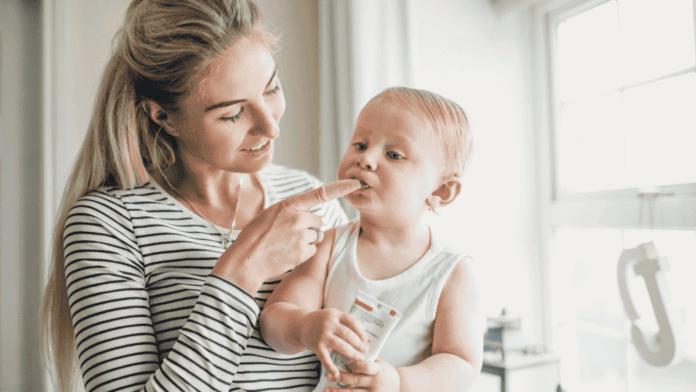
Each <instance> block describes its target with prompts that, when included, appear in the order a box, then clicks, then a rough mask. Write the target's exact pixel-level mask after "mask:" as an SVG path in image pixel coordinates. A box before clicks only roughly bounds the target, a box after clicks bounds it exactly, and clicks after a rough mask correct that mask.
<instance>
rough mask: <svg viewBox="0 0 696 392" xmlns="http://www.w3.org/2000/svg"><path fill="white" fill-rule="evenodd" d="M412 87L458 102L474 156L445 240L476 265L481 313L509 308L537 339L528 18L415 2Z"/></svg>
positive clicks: (475, 5)
mask: <svg viewBox="0 0 696 392" xmlns="http://www.w3.org/2000/svg"><path fill="white" fill-rule="evenodd" d="M412 7H413V10H412V11H413V12H412V15H413V17H414V18H415V20H414V24H415V28H416V30H417V31H416V33H415V34H414V35H413V36H414V37H415V45H414V56H413V57H414V60H415V63H414V71H413V79H414V86H415V87H418V88H424V89H427V90H432V91H434V92H437V93H439V94H442V95H444V96H446V97H448V98H451V99H453V100H454V101H456V102H457V103H459V104H460V105H461V106H462V107H463V108H464V110H465V111H466V113H467V116H468V117H469V121H470V125H471V130H472V133H473V135H474V153H473V156H472V159H471V161H470V166H469V167H468V169H467V170H466V172H465V174H464V177H463V185H464V186H463V192H462V194H461V196H460V197H459V199H458V200H457V201H456V203H455V204H454V205H452V206H450V207H449V208H447V209H445V210H443V213H442V215H443V219H442V220H444V221H449V222H453V223H456V225H458V226H459V227H461V230H457V231H453V232H450V239H451V240H452V241H453V242H454V243H457V244H459V246H461V248H462V249H463V250H465V251H466V252H468V253H469V254H470V255H471V256H473V257H474V258H475V259H476V260H477V261H478V265H479V267H480V272H481V275H482V277H483V279H482V293H483V302H484V307H485V311H486V313H487V315H488V316H493V315H495V314H497V312H499V311H500V310H501V308H503V307H505V308H507V309H508V310H509V311H511V312H513V313H516V314H519V315H521V316H522V324H523V331H524V333H525V334H528V335H529V336H530V339H532V340H534V339H538V340H539V342H540V340H541V339H542V331H541V328H542V323H541V305H540V304H541V302H540V298H541V291H540V289H539V287H540V281H539V268H540V267H539V266H540V264H539V256H538V247H537V236H536V233H537V232H538V227H537V224H536V223H535V222H536V221H537V215H538V208H537V205H536V198H537V194H536V192H535V189H537V186H536V178H535V172H534V162H535V148H536V147H535V145H534V140H533V134H532V129H531V125H530V123H531V110H532V107H531V102H530V101H531V97H530V95H531V89H530V86H529V82H528V81H529V80H530V75H529V58H528V57H527V56H528V55H527V53H528V50H527V48H528V34H529V33H528V27H527V21H528V18H527V13H526V12H524V11H515V10H512V11H509V12H507V13H504V14H499V13H497V12H496V11H494V10H493V9H491V7H490V6H489V2H488V1H486V0H468V1H459V0H428V1H425V0H413V1H412Z"/></svg>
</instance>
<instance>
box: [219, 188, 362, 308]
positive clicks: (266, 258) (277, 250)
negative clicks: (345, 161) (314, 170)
mask: <svg viewBox="0 0 696 392" xmlns="http://www.w3.org/2000/svg"><path fill="white" fill-rule="evenodd" d="M359 188H360V182H359V181H356V180H342V181H336V182H333V183H331V184H326V185H324V186H322V187H319V188H317V189H314V190H311V191H309V192H305V193H303V194H300V195H297V196H293V197H290V198H287V199H285V200H282V201H280V202H278V203H276V204H274V205H273V206H271V207H269V208H267V209H265V210H264V211H263V212H262V213H261V214H260V215H259V216H258V217H256V218H255V219H254V220H253V221H251V222H250V223H249V224H248V225H247V227H245V228H244V230H242V232H241V233H240V234H239V237H238V238H237V240H236V241H235V242H234V243H233V244H232V245H231V246H230V247H229V248H228V249H227V251H225V253H223V254H222V256H221V257H220V260H218V262H217V263H216V264H215V267H214V268H213V270H212V272H211V273H212V274H213V275H218V276H220V277H221V278H224V279H226V280H228V281H230V282H232V283H234V284H235V285H237V286H239V287H241V288H242V289H243V290H245V291H246V292H248V293H250V294H252V295H253V294H255V293H256V292H257V291H258V290H259V287H261V285H262V284H263V282H265V281H266V280H267V279H270V278H272V277H275V276H278V275H280V274H282V273H284V272H286V271H289V270H291V269H293V268H295V267H296V266H297V265H299V264H300V263H302V262H304V261H305V260H308V259H309V258H310V257H311V256H312V255H314V253H316V251H317V247H316V245H315V244H314V241H315V240H316V238H317V237H316V233H315V232H314V230H310V229H309V228H310V227H317V228H319V227H322V220H321V218H320V217H319V216H317V215H314V214H310V213H309V210H310V209H311V208H312V207H314V206H316V205H319V204H323V203H326V202H327V201H330V200H333V199H336V198H338V197H341V196H343V195H346V194H348V193H351V192H354V191H356V190H358V189H359Z"/></svg>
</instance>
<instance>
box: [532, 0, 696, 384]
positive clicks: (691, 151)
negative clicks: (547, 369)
mask: <svg viewBox="0 0 696 392" xmlns="http://www.w3.org/2000/svg"><path fill="white" fill-rule="evenodd" d="M695 3H696V1H694V0H667V1H664V0H555V1H550V2H548V3H547V4H546V5H543V6H539V7H537V8H536V16H537V20H538V21H539V25H538V26H539V27H541V28H540V29H538V34H537V38H538V42H540V43H543V44H542V45H540V47H543V48H544V50H545V56H544V57H543V58H542V60H540V63H539V64H538V65H539V69H541V70H543V74H544V75H547V76H548V78H546V79H545V81H544V82H543V83H542V84H543V85H544V86H543V87H544V88H542V89H541V90H543V91H546V93H543V94H542V96H541V101H542V103H543V105H545V106H544V107H545V109H544V110H543V112H544V116H543V118H544V120H542V121H540V123H541V124H542V125H543V126H542V127H540V128H542V129H543V131H542V135H543V136H544V137H545V138H547V139H546V140H548V141H549V142H548V147H549V148H548V150H549V159H548V160H547V165H546V166H547V169H548V173H549V174H550V175H549V176H548V177H549V180H548V181H547V182H546V188H547V189H546V190H547V191H548V192H547V197H545V200H544V216H545V217H546V218H548V219H545V221H546V223H545V228H546V230H545V232H546V233H548V238H546V240H545V241H546V242H545V243H546V245H547V246H546V248H547V249H548V252H547V260H548V261H547V266H548V267H549V268H548V273H547V286H546V287H547V288H548V292H549V295H548V300H547V303H546V310H547V314H548V315H550V320H551V321H550V322H549V323H548V325H547V327H548V328H547V329H548V332H549V341H550V343H551V345H552V347H553V348H554V350H555V351H557V352H558V354H559V355H560V356H561V379H562V383H563V385H564V387H566V388H568V389H569V390H571V391H626V392H656V391H671V392H682V391H684V392H686V391H693V390H696V378H695V377H694V374H696V333H694V332H693V331H696V301H694V300H693V299H694V298H696V285H694V284H693V281H694V280H696V31H695V30H694V24H695V23H694V19H695V15H696V14H695V10H694V8H695V6H694V5H695ZM645 242H653V243H654V244H655V246H656V247H657V249H658V251H659V252H660V254H661V255H662V256H666V257H667V258H668V260H669V264H670V268H669V269H668V270H667V271H666V273H665V276H666V280H667V283H668V286H669V288H670V291H671V293H672V298H673V305H674V306H675V308H676V309H677V310H678V311H677V312H676V315H675V318H676V319H677V320H671V321H672V322H673V323H682V324H683V325H684V328H685V330H686V331H687V333H686V334H685V339H684V340H683V341H681V342H679V350H680V351H681V352H682V353H683V354H684V357H683V359H682V360H681V361H680V362H678V363H676V364H675V365H673V366H670V367H654V366H652V365H649V364H647V363H646V361H645V360H643V359H642V358H641V356H640V355H639V354H638V352H637V351H636V349H635V347H634V346H633V343H632V341H631V332H630V328H631V322H630V320H629V319H628V317H627V316H626V312H625V310H624V306H623V303H622V301H621V297H620V295H619V288H618V283H617V282H618V279H617V263H618V258H619V256H620V255H621V253H622V251H623V250H624V249H628V248H633V247H635V246H637V245H639V244H641V243H645ZM629 288H630V292H631V297H632V299H633V301H634V303H635V305H636V307H637V308H638V309H637V311H638V313H639V315H640V316H641V319H640V321H641V322H642V323H643V327H642V328H643V330H644V331H648V330H650V331H657V329H658V327H657V321H656V318H655V316H654V313H653V308H652V305H651V302H650V297H649V295H648V291H647V289H646V287H645V284H644V282H643V280H642V279H640V278H638V277H635V276H633V274H629ZM689 331H690V333H689Z"/></svg>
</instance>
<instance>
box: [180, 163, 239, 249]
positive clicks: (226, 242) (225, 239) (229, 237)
mask: <svg viewBox="0 0 696 392" xmlns="http://www.w3.org/2000/svg"><path fill="white" fill-rule="evenodd" d="M243 183H244V175H243V174H242V176H241V177H240V178H239V185H238V186H237V194H238V196H237V204H236V205H235V206H234V218H233V219H232V227H231V231H230V234H229V235H225V233H223V232H222V230H220V229H218V227H217V225H216V224H215V223H213V222H211V221H210V219H208V217H206V216H205V215H203V213H202V212H200V211H198V209H197V208H196V207H194V205H193V204H191V202H190V201H188V199H187V198H185V197H184V196H183V195H182V194H181V193H179V191H177V190H176V188H174V187H173V186H171V185H170V187H171V188H172V190H173V191H174V193H176V194H177V196H179V197H180V198H181V200H183V201H185V202H186V204H188V206H189V207H191V209H192V210H193V212H195V213H196V214H198V216H200V217H201V218H203V219H205V220H206V222H208V223H210V225H211V226H213V228H214V229H215V230H216V231H217V232H218V234H220V237H221V238H222V240H221V241H220V244H221V245H222V247H223V248H227V247H228V246H229V245H230V244H231V243H232V234H234V225H235V223H237V212H238V211H239V202H240V201H241V199H242V184H243Z"/></svg>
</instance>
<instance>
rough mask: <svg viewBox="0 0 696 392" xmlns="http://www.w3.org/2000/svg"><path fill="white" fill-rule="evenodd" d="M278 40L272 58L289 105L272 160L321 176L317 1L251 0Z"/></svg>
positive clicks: (281, 123)
mask: <svg viewBox="0 0 696 392" xmlns="http://www.w3.org/2000/svg"><path fill="white" fill-rule="evenodd" d="M255 2H256V5H258V6H259V8H260V9H261V15H262V18H263V23H264V26H266V29H267V30H268V31H270V32H272V33H274V34H276V35H278V36H279V37H280V46H281V48H280V51H279V52H278V54H277V56H276V59H277V61H278V69H279V73H280V78H281V83H282V84H283V90H284V92H285V101H286V104H287V107H286V109H285V115H284V116H283V119H282V120H281V122H280V136H279V137H278V139H277V140H276V144H275V145H276V148H275V156H274V158H273V161H274V162H275V163H278V164H282V165H286V166H290V167H294V168H297V169H302V170H306V171H308V172H310V173H312V174H314V175H317V176H318V175H319V155H318V154H317V150H318V149H319V114H318V107H319V53H318V50H319V37H318V34H319V16H318V0H255Z"/></svg>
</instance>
